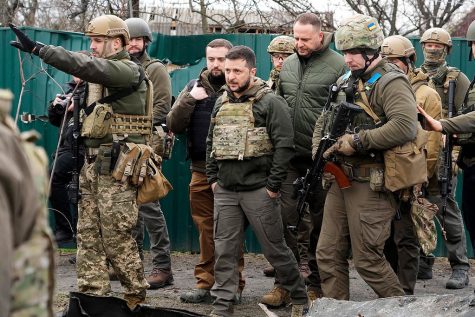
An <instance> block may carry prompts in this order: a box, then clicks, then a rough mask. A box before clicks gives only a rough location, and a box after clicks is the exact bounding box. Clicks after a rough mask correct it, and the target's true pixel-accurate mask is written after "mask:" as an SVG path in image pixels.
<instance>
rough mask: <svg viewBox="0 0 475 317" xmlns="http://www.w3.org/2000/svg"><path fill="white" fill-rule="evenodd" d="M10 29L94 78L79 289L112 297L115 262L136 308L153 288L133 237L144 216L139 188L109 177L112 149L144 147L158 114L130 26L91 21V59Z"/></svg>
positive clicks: (22, 44) (34, 48) (49, 58)
mask: <svg viewBox="0 0 475 317" xmlns="http://www.w3.org/2000/svg"><path fill="white" fill-rule="evenodd" d="M12 29H13V30H14V32H15V33H16V35H17V38H18V42H16V41H15V42H12V43H11V44H12V45H13V46H15V47H17V48H19V49H21V50H22V51H25V52H28V53H33V54H34V55H37V56H39V57H40V58H41V59H42V60H43V61H44V62H45V63H47V64H49V65H51V66H53V67H56V68H57V69H59V70H62V71H64V72H66V73H68V74H71V75H73V76H76V77H79V78H81V79H83V80H85V81H86V82H88V94H87V104H88V107H87V108H86V110H89V111H90V112H89V114H87V112H86V113H85V114H84V115H83V117H82V120H83V125H82V130H81V135H82V137H83V141H84V145H85V148H86V163H85V164H84V166H83V168H82V170H81V174H80V189H81V193H82V197H81V201H80V205H79V220H78V228H77V231H78V234H77V243H78V251H77V265H76V267H77V276H78V287H79V291H80V292H83V293H89V294H94V295H98V296H104V295H108V294H109V293H110V292H111V287H110V283H109V277H108V270H107V261H110V263H111V264H112V266H113V268H114V270H115V272H116V273H117V274H118V277H119V280H120V282H121V284H122V286H123V287H124V288H125V296H124V298H125V300H126V301H127V303H128V305H129V306H130V307H135V306H136V305H137V304H138V303H141V302H143V301H144V300H145V295H146V289H147V288H148V286H149V285H148V283H147V281H146V279H145V276H144V271H143V264H142V261H141V260H140V257H139V253H138V250H137V244H136V242H135V240H134V239H133V237H132V229H133V227H134V226H135V225H136V223H137V216H138V207H137V202H136V199H137V187H136V186H134V185H132V184H130V183H129V182H128V181H127V180H126V181H125V182H120V181H116V180H115V179H114V178H113V177H112V176H111V171H112V170H113V168H114V162H113V158H112V156H115V153H113V148H114V149H117V147H119V148H120V150H119V151H124V150H125V148H124V146H125V144H124V142H128V144H131V145H135V144H144V143H145V142H146V140H147V138H149V137H150V135H151V126H152V118H151V109H147V107H146V100H147V99H151V98H152V97H151V96H147V93H149V91H148V90H147V83H146V80H144V78H145V75H144V72H143V70H142V69H141V68H140V66H138V65H137V64H135V63H134V62H132V61H130V57H129V54H128V53H127V51H126V50H125V47H126V45H127V44H128V43H129V31H128V28H127V25H126V24H125V22H124V21H123V20H121V19H120V18H118V17H116V16H113V15H103V16H100V17H97V18H95V19H93V20H92V21H91V22H89V24H88V26H87V29H86V32H85V34H86V35H87V36H89V37H90V39H91V45H90V48H91V50H92V57H88V56H85V55H84V54H80V53H76V52H71V51H67V50H65V49H63V48H62V47H54V46H51V45H44V44H41V43H38V42H34V41H32V40H30V39H29V38H28V37H27V36H26V34H24V33H23V32H22V31H20V30H18V29H16V27H14V26H12ZM119 91H120V92H121V94H120V95H119V94H118V92H119ZM124 94H125V95H124ZM109 96H110V97H109ZM104 97H108V98H104ZM114 152H115V150H114Z"/></svg>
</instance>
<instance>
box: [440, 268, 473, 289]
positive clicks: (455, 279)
mask: <svg viewBox="0 0 475 317" xmlns="http://www.w3.org/2000/svg"><path fill="white" fill-rule="evenodd" d="M468 282H469V278H468V271H467V270H464V269H454V270H453V271H452V275H451V276H450V278H449V280H448V281H447V284H445V288H447V289H462V288H465V286H467V285H468Z"/></svg>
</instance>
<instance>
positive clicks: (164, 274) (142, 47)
mask: <svg viewBox="0 0 475 317" xmlns="http://www.w3.org/2000/svg"><path fill="white" fill-rule="evenodd" d="M125 23H126V24H127V27H128V28H129V32H130V43H129V45H128V46H127V50H128V52H129V54H130V55H131V56H132V57H135V58H137V59H138V61H139V62H140V63H141V64H142V66H143V67H144V70H145V72H146V73H147V76H148V77H149V79H150V81H151V82H152V84H153V124H154V125H160V124H162V123H165V120H166V116H167V114H168V112H169V111H170V106H171V99H172V86H171V82H170V75H168V72H167V69H166V67H165V65H163V64H162V63H161V62H160V61H159V60H158V59H152V58H150V56H149V55H148V53H147V47H148V45H149V44H150V43H151V42H152V32H151V31H150V28H149V26H148V24H147V22H145V21H144V20H142V19H140V18H130V19H127V20H125ZM144 225H145V227H146V228H147V231H148V235H149V237H150V253H151V255H152V272H151V273H150V276H149V277H148V278H147V282H148V283H149V284H150V289H156V288H161V287H164V286H166V285H170V284H173V273H172V269H171V265H172V263H171V258H170V238H169V236H168V229H167V223H166V221H165V216H164V215H163V212H162V209H161V208H160V202H159V201H154V202H151V203H147V204H142V205H140V207H139V220H138V222H137V226H136V228H135V229H134V231H133V235H134V236H135V240H136V241H137V245H138V246H139V252H140V255H141V257H143V232H144Z"/></svg>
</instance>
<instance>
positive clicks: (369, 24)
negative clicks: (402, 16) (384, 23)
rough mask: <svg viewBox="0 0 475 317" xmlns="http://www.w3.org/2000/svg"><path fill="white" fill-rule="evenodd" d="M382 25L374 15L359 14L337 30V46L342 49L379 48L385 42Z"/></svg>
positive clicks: (344, 21) (345, 21)
mask: <svg viewBox="0 0 475 317" xmlns="http://www.w3.org/2000/svg"><path fill="white" fill-rule="evenodd" d="M383 39H384V35H383V30H382V29H381V26H380V25H379V23H378V20H376V19H375V18H373V17H370V16H367V15H363V14H357V15H354V16H352V17H349V18H347V19H345V20H343V22H342V23H341V26H340V27H339V28H338V29H337V30H336V32H335V46H336V48H337V49H338V50H340V51H346V50H351V49H372V50H377V49H379V47H380V46H381V44H382V43H383Z"/></svg>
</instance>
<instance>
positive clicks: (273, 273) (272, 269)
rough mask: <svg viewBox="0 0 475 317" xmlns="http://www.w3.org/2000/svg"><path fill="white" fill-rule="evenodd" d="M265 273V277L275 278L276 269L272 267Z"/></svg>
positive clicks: (267, 268) (266, 269)
mask: <svg viewBox="0 0 475 317" xmlns="http://www.w3.org/2000/svg"><path fill="white" fill-rule="evenodd" d="M263 272H264V275H265V276H267V277H274V276H275V269H274V268H273V267H272V266H268V267H266V268H265V269H264V271H263Z"/></svg>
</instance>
